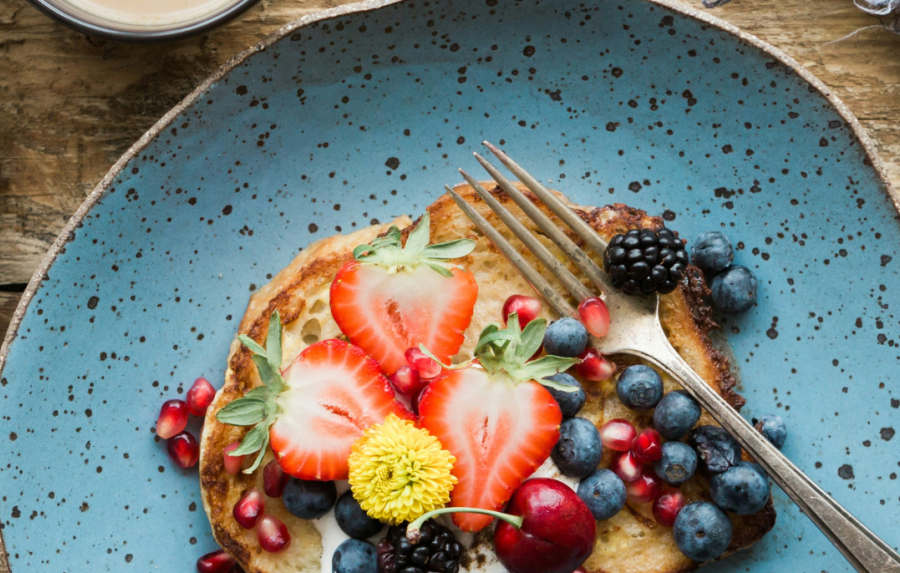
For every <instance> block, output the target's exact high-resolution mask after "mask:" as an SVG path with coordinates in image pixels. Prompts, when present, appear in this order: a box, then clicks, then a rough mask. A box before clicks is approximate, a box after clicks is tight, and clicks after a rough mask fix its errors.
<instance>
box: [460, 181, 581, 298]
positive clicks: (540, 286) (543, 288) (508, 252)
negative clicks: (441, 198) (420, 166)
mask: <svg viewBox="0 0 900 573" xmlns="http://www.w3.org/2000/svg"><path fill="white" fill-rule="evenodd" d="M444 187H445V188H446V189H447V193H449V194H450V197H452V198H453V200H454V201H456V204H457V205H459V208H460V209H462V212H463V213H465V214H466V216H467V217H468V218H469V219H471V220H472V222H473V223H475V226H476V227H478V228H479V229H480V230H481V232H482V233H484V236H486V237H487V238H488V239H489V240H490V241H491V242H492V243H494V245H496V247H497V248H498V249H500V252H502V253H503V254H504V255H505V256H506V258H507V259H509V262H510V263H512V265H513V266H514V267H516V268H517V269H518V270H519V272H520V273H522V276H523V277H525V280H527V281H528V282H529V283H530V284H531V286H532V288H534V290H536V291H537V293H538V294H539V295H540V296H541V298H543V299H544V300H546V301H547V303H549V304H550V306H551V307H553V310H554V311H556V314H558V315H559V316H572V315H573V314H575V309H574V308H573V307H572V305H571V304H569V301H567V300H566V299H565V298H564V297H563V296H562V295H560V294H559V293H558V292H556V289H554V288H553V285H551V284H550V283H549V282H547V279H545V278H544V277H543V276H541V273H539V272H538V271H537V269H535V268H534V267H533V266H531V264H530V263H529V262H528V261H526V260H525V258H524V257H523V256H522V255H520V254H519V253H518V251H516V248H515V247H513V246H512V244H511V243H510V242H509V241H507V240H506V239H505V238H504V237H503V235H501V234H500V231H498V230H497V229H495V228H494V227H493V226H491V224H490V223H489V222H488V221H487V219H485V218H484V217H482V216H481V213H479V212H478V211H476V210H475V208H474V207H472V206H471V205H469V204H468V203H466V201H465V200H464V199H463V198H462V197H460V196H459V194H458V193H457V192H456V191H454V190H453V189H452V188H450V186H449V185H445V186H444Z"/></svg>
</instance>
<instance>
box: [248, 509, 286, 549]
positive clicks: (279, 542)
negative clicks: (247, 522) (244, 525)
mask: <svg viewBox="0 0 900 573" xmlns="http://www.w3.org/2000/svg"><path fill="white" fill-rule="evenodd" d="M256 539H257V540H258V541H259V546H260V547H262V548H263V551H268V552H269V553H278V552H279V551H284V550H285V549H287V548H288V547H289V546H290V545H291V534H290V533H289V532H288V528H287V527H286V526H285V525H284V523H282V522H281V520H280V519H278V518H277V517H273V516H271V515H264V516H263V518H262V519H260V520H259V523H258V524H257V525H256Z"/></svg>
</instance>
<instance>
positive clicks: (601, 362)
mask: <svg viewBox="0 0 900 573" xmlns="http://www.w3.org/2000/svg"><path fill="white" fill-rule="evenodd" d="M579 358H581V364H577V365H576V366H575V372H577V373H578V375H579V376H581V377H582V378H584V379H585V380H593V381H594V382H600V381H601V380H606V379H608V378H609V377H610V376H612V375H613V374H615V372H616V365H615V364H613V363H612V362H610V361H609V360H607V359H606V358H605V357H604V356H603V355H602V354H600V353H599V352H597V349H596V348H590V347H589V348H588V349H587V350H585V351H584V352H582V353H581V356H579Z"/></svg>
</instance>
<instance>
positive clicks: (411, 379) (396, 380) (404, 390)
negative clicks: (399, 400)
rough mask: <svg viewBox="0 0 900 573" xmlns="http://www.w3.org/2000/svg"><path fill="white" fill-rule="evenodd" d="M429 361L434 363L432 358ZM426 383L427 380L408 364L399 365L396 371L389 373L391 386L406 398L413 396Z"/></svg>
mask: <svg viewBox="0 0 900 573" xmlns="http://www.w3.org/2000/svg"><path fill="white" fill-rule="evenodd" d="M426 358H427V357H426ZM429 360H431V359H429ZM431 362H432V363H434V360H431ZM438 372H440V370H439V371H438ZM427 385H428V382H426V381H424V380H422V377H421V376H419V373H418V372H417V371H415V370H413V369H412V368H410V367H409V366H401V367H400V368H398V369H397V371H396V372H394V373H393V374H391V386H393V387H394V390H396V391H397V392H399V393H400V394H403V395H404V396H406V397H407V398H410V397H412V396H415V395H416V394H418V393H419V392H420V391H421V390H422V388H424V387H425V386H427Z"/></svg>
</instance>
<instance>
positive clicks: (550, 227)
mask: <svg viewBox="0 0 900 573" xmlns="http://www.w3.org/2000/svg"><path fill="white" fill-rule="evenodd" d="M474 155H475V159H477V160H478V162H479V163H481V166H482V167H484V168H485V170H487V172H488V173H489V174H490V175H491V177H493V178H494V181H496V182H497V184H498V185H500V188H501V189H503V190H504V191H505V192H506V194H507V195H509V196H510V197H511V198H512V200H513V201H515V202H516V204H517V205H518V206H519V207H520V208H521V209H522V211H524V212H525V214H526V215H527V216H528V217H530V218H531V220H532V221H534V222H535V224H537V226H538V227H540V229H541V230H542V231H543V232H544V233H545V234H546V235H547V236H548V237H550V239H551V240H552V241H553V242H554V243H556V246H558V247H559V248H560V250H561V251H562V252H563V253H565V255H566V256H567V257H569V258H570V259H572V262H574V263H575V266H577V267H578V268H579V269H581V272H583V273H584V274H585V275H586V276H587V277H588V279H589V280H590V281H591V282H592V283H594V284H595V285H597V286H598V287H601V288H602V290H603V291H604V292H609V289H611V288H612V285H611V284H610V283H609V281H608V280H607V278H606V273H604V272H603V271H602V270H601V269H600V267H599V266H597V264H596V263H595V262H594V261H592V260H591V258H590V257H588V255H587V253H585V252H584V251H582V250H581V249H580V248H579V247H578V245H576V244H575V243H574V242H572V240H571V239H569V237H567V236H566V234H565V233H564V232H563V231H562V230H561V229H560V228H559V227H558V226H557V225H556V223H554V222H553V221H551V220H550V217H548V216H547V215H545V214H544V212H543V211H541V210H540V209H539V208H538V207H537V205H535V204H534V203H532V202H531V201H530V200H529V199H528V198H527V197H526V196H525V194H524V193H522V192H521V191H519V189H518V188H516V186H515V185H513V184H512V183H511V182H510V181H509V179H507V178H506V177H504V176H503V174H502V173H500V171H499V170H498V169H497V168H496V167H494V166H493V165H491V164H490V163H488V162H487V160H485V159H484V158H483V157H482V156H480V155H478V154H477V153H475V154H474Z"/></svg>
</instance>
